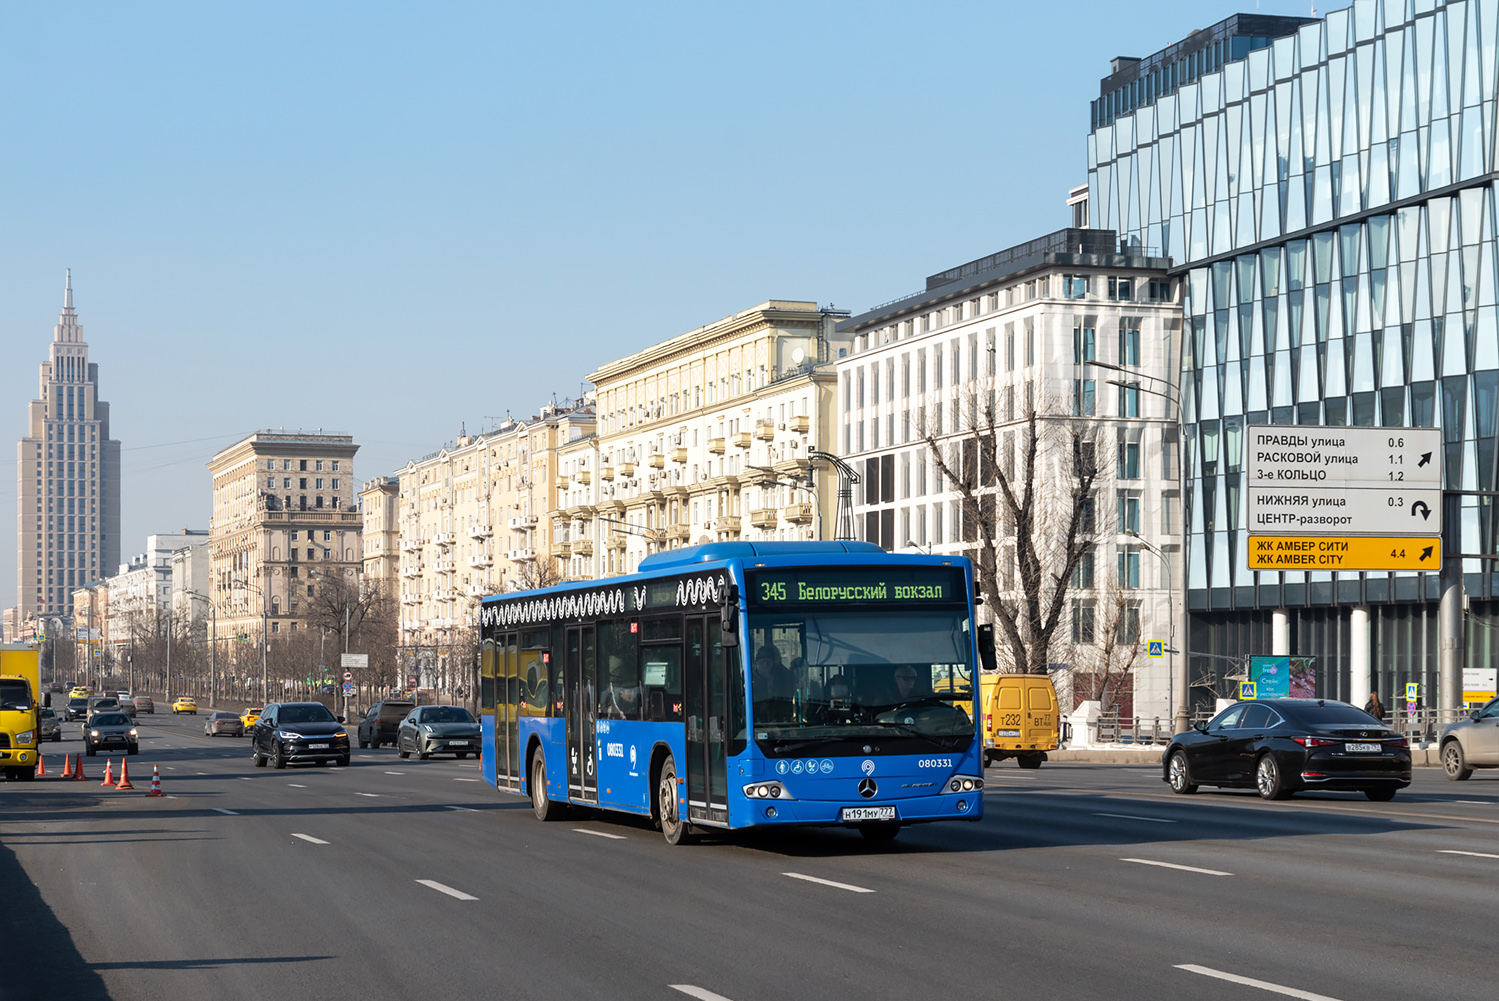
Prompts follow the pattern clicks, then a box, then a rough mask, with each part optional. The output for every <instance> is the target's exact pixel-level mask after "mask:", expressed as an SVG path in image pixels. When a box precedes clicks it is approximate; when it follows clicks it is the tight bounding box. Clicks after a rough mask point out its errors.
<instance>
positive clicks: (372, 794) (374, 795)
mask: <svg viewBox="0 0 1499 1001" xmlns="http://www.w3.org/2000/svg"><path fill="white" fill-rule="evenodd" d="M354 795H355V796H368V797H369V798H370V799H379V798H380V794H379V793H377V792H356V793H355V794H354Z"/></svg>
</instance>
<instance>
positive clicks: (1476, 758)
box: [1441, 699, 1499, 782]
mask: <svg viewBox="0 0 1499 1001" xmlns="http://www.w3.org/2000/svg"><path fill="white" fill-rule="evenodd" d="M1441 749H1442V771H1444V772H1446V773H1447V777H1448V778H1449V779H1452V780H1453V781H1454V782H1460V781H1462V780H1463V779H1465V778H1467V777H1468V776H1470V775H1472V774H1473V769H1475V768H1499V699H1494V700H1493V701H1491V702H1490V703H1489V704H1488V705H1486V706H1484V707H1483V708H1482V709H1477V710H1474V711H1473V712H1471V713H1469V714H1468V718H1467V719H1460V720H1458V721H1457V722H1456V723H1448V724H1447V725H1446V726H1445V727H1444V728H1443V729H1442V742H1441Z"/></svg>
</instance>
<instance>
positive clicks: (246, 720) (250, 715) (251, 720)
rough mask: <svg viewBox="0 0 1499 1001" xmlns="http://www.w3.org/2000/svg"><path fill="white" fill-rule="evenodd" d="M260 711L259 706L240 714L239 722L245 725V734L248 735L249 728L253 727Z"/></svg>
mask: <svg viewBox="0 0 1499 1001" xmlns="http://www.w3.org/2000/svg"><path fill="white" fill-rule="evenodd" d="M260 709H261V707H260V706H254V707H253V708H250V709H246V710H245V711H244V712H242V713H240V717H239V721H240V722H241V723H243V724H244V725H245V733H249V732H250V727H252V726H254V725H255V721H256V720H258V719H260Z"/></svg>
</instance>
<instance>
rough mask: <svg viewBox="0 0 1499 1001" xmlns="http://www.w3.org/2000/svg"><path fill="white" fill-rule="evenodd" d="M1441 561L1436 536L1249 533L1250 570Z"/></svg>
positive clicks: (1399, 566) (1429, 566)
mask: <svg viewBox="0 0 1499 1001" xmlns="http://www.w3.org/2000/svg"><path fill="white" fill-rule="evenodd" d="M1441 565H1442V540H1441V538H1440V537H1426V538H1420V537H1415V538H1412V537H1388V536H1364V535H1350V536H1336V535H1330V536H1316V535H1251V536H1250V537H1249V569H1251V570H1430V571H1432V572H1436V571H1437V570H1439V569H1441Z"/></svg>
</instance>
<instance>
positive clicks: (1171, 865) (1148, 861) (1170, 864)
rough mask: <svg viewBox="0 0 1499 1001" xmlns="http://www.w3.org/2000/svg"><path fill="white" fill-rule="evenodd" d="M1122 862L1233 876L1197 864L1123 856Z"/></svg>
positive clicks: (1208, 874)
mask: <svg viewBox="0 0 1499 1001" xmlns="http://www.w3.org/2000/svg"><path fill="white" fill-rule="evenodd" d="M1119 861H1121V862H1138V863H1139V864H1140V865H1158V866H1160V867H1161V868H1162V869H1180V870H1181V871H1182V872H1200V873H1202V874H1203V875H1204V876H1232V875H1233V873H1231V872H1224V871H1223V870H1221V869H1199V868H1198V867H1197V866H1195V865H1177V864H1176V863H1175V862H1157V861H1155V860H1154V859H1148V858H1122V859H1120V860H1119Z"/></svg>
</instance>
